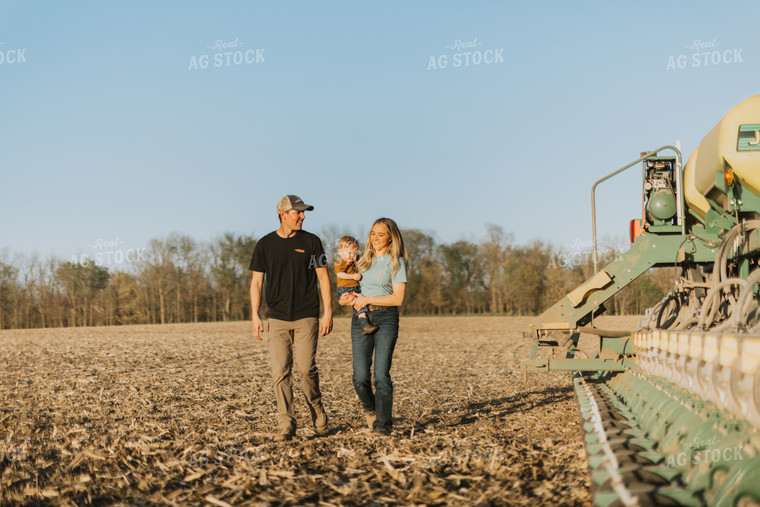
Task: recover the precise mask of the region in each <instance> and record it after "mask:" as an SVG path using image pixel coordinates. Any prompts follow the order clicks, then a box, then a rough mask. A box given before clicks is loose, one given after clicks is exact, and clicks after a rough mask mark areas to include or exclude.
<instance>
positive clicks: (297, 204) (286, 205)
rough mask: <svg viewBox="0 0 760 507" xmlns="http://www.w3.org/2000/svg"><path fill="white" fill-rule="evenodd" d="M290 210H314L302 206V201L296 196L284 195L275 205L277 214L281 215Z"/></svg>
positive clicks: (311, 207) (312, 207) (305, 205)
mask: <svg viewBox="0 0 760 507" xmlns="http://www.w3.org/2000/svg"><path fill="white" fill-rule="evenodd" d="M292 209H294V210H298V211H311V210H313V209H314V206H311V205H309V204H304V202H303V200H301V198H300V197H298V196H297V195H286V196H285V197H283V198H282V199H280V202H278V203H277V213H282V212H284V211H288V210H292Z"/></svg>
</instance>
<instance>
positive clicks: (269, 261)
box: [250, 195, 333, 441]
mask: <svg viewBox="0 0 760 507" xmlns="http://www.w3.org/2000/svg"><path fill="white" fill-rule="evenodd" d="M313 209H314V206H310V205H307V204H304V202H303V201H302V200H301V198H300V197H298V196H295V195H286V196H285V197H283V198H282V199H280V201H279V202H278V203H277V215H278V217H279V219H280V227H279V229H277V230H276V231H274V232H271V233H269V234H267V235H266V236H264V237H263V238H261V239H260V240H259V241H258V242H257V243H256V247H255V248H254V250H253V257H252V258H251V265H250V269H251V270H252V271H253V277H252V279H251V310H252V311H251V315H252V319H253V336H254V338H256V339H257V340H261V332H262V331H263V330H264V325H263V323H262V321H261V317H260V316H259V306H260V304H261V289H262V287H263V285H264V282H266V290H265V292H264V293H265V296H266V302H267V306H268V307H269V310H268V312H267V317H268V323H269V355H270V358H269V359H270V365H271V368H272V379H273V381H274V394H275V398H276V399H277V424H278V427H279V431H278V433H277V434H276V435H275V439H276V440H279V441H285V440H290V439H291V438H293V436H294V435H295V432H296V417H295V411H294V409H293V387H292V384H291V371H292V368H293V361H294V360H295V365H296V369H297V370H298V374H299V376H300V379H301V387H302V388H303V392H304V394H305V396H306V404H307V405H308V406H309V411H310V412H311V420H312V423H313V424H314V430H315V431H316V432H317V433H318V434H320V433H324V432H325V431H326V430H327V414H326V413H325V409H324V407H323V406H322V395H321V393H320V391H319V372H318V371H317V365H316V355H317V341H318V335H322V336H326V335H328V334H329V333H330V331H332V326H333V322H332V294H331V288H330V278H329V275H328V274H327V256H326V255H325V251H324V249H323V247H322V242H321V241H320V240H319V238H318V237H317V236H315V235H314V234H311V233H309V232H306V231H304V230H303V229H302V226H303V221H304V219H305V218H306V216H305V213H304V212H305V211H311V210H313ZM264 275H266V277H265V276H264ZM317 282H319V285H317ZM320 296H321V299H322V305H323V307H324V311H323V313H322V318H321V319H319V299H320Z"/></svg>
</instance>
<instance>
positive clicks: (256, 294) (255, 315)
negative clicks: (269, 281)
mask: <svg viewBox="0 0 760 507" xmlns="http://www.w3.org/2000/svg"><path fill="white" fill-rule="evenodd" d="M263 283H264V273H262V272H261V271H254V272H253V276H252V277H251V320H253V337H254V338H256V339H257V340H259V341H260V340H261V332H262V331H263V330H264V323H263V322H261V317H260V316H259V307H260V306H261V287H262V285H263Z"/></svg>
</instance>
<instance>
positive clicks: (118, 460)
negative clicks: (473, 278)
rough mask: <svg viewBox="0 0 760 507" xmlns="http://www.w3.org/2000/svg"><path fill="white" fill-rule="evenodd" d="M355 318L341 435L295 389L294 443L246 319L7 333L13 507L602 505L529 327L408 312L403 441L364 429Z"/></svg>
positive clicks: (329, 366)
mask: <svg viewBox="0 0 760 507" xmlns="http://www.w3.org/2000/svg"><path fill="white" fill-rule="evenodd" d="M349 322H350V321H349V320H348V319H337V320H336V322H335V329H334V331H333V333H332V334H331V335H329V336H328V337H326V338H323V339H322V341H321V342H320V349H319V356H318V360H317V361H318V366H319V369H320V376H321V384H322V393H323V399H324V402H325V406H326V408H327V411H328V414H329V416H330V427H331V430H330V432H329V434H327V435H325V436H316V435H315V434H314V432H313V430H312V428H311V424H310V420H309V416H308V410H307V408H306V404H305V402H304V400H303V398H302V396H301V394H300V387H299V386H298V385H297V382H296V394H297V396H298V397H297V399H296V408H297V410H298V418H299V420H298V424H299V428H298V431H297V436H296V438H295V439H294V440H293V441H291V442H285V443H277V442H274V441H273V440H272V438H271V437H272V432H273V431H274V429H275V414H274V409H275V405H274V395H273V394H272V389H271V380H270V375H269V366H268V352H267V348H266V345H265V344H264V343H260V342H256V341H255V340H253V338H252V337H251V334H250V324H249V323H247V322H235V323H224V324H187V325H166V326H128V327H111V328H84V329H82V328H80V329H46V330H25V331H3V332H0V351H2V352H1V354H2V363H3V371H2V374H1V375H0V400H2V408H1V409H0V502H2V503H3V504H5V505H105V504H108V505H111V504H128V505H135V504H137V505H156V504H160V505H199V504H208V505H228V504H229V505H295V504H307V505H373V504H375V505H382V504H401V505H413V504H433V505H535V504H543V505H559V504H562V505H587V504H589V503H590V500H591V497H590V494H589V479H588V474H587V470H586V462H585V454H584V449H583V443H582V441H581V436H580V429H579V422H578V414H577V408H576V401H575V395H574V392H573V389H572V383H571V379H570V374H569V373H561V372H559V373H532V374H530V375H529V376H528V382H527V385H524V384H523V377H522V373H521V372H520V370H519V361H520V360H521V359H524V358H527V357H528V354H529V352H530V343H529V341H528V340H527V339H525V338H523V337H522V332H523V330H525V329H526V327H527V325H528V323H529V322H530V319H526V318H508V317H443V318H432V317H402V319H401V334H400V338H399V342H398V345H397V347H396V352H395V355H394V363H393V369H392V372H391V373H392V376H393V380H394V389H395V405H394V433H393V435H392V436H391V437H383V436H376V435H374V434H372V433H370V432H369V430H368V429H366V427H365V426H364V419H363V415H362V411H361V409H360V406H359V403H358V400H357V398H356V395H355V394H354V391H353V385H352V383H351V350H350V349H351V343H350V338H349V331H348V329H349ZM636 322H637V319H633V318H618V319H611V318H608V320H606V321H603V322H601V323H597V325H599V326H600V327H604V326H605V325H606V327H617V328H622V329H631V328H633V327H634V326H635V324H636Z"/></svg>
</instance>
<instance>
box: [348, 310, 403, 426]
mask: <svg viewBox="0 0 760 507" xmlns="http://www.w3.org/2000/svg"><path fill="white" fill-rule="evenodd" d="M372 322H373V323H374V324H375V325H376V326H377V327H378V328H379V329H378V330H377V331H375V333H374V334H371V335H362V333H361V323H360V322H359V319H357V318H356V316H354V318H353V319H352V320H351V348H352V351H353V361H354V377H353V380H354V389H355V390H356V394H357V395H358V396H359V400H360V401H361V404H362V407H363V408H364V410H365V411H366V412H375V414H376V415H377V419H376V420H375V426H374V427H375V429H380V430H384V431H387V432H390V430H391V428H392V426H393V422H392V420H391V411H392V409H393V382H391V374H390V372H391V361H392V360H393V349H394V348H395V347H396V340H397V339H398V308H397V307H395V306H388V307H381V308H380V309H379V310H374V311H373V312H372ZM373 352H374V355H375V392H374V393H373V392H372V375H371V373H370V367H371V366H372V354H373Z"/></svg>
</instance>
